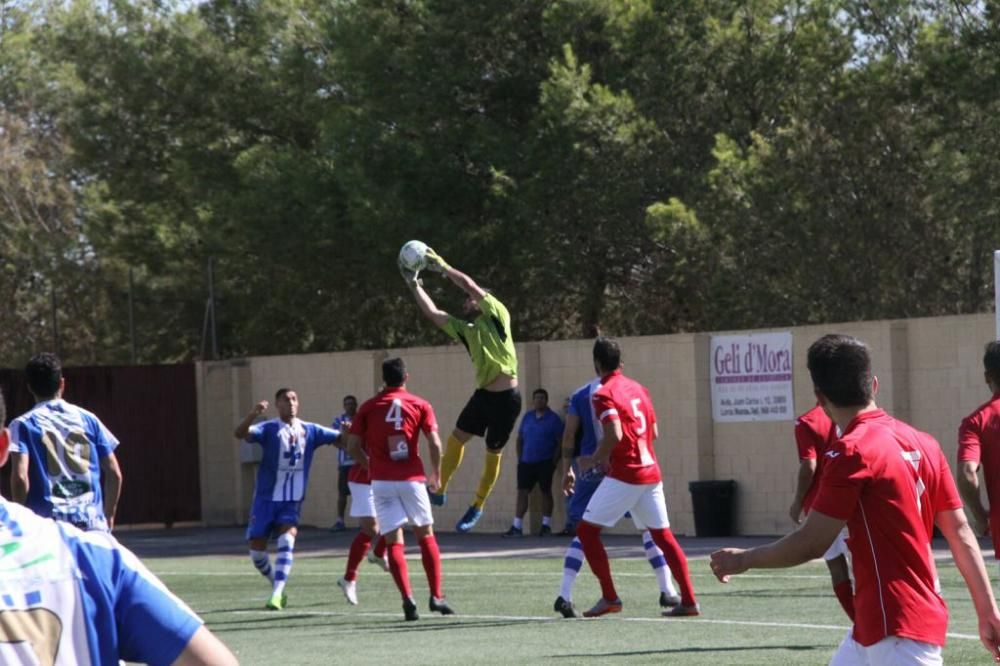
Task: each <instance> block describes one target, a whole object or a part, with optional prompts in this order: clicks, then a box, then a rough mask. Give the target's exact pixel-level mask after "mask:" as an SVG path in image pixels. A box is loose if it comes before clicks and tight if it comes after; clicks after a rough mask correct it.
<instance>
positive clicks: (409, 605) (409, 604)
mask: <svg viewBox="0 0 1000 666" xmlns="http://www.w3.org/2000/svg"><path fill="white" fill-rule="evenodd" d="M403 617H404V618H406V621H407V622H413V621H414V620H419V619H420V615H419V614H418V613H417V605H416V604H415V603H413V599H410V598H407V599H404V600H403Z"/></svg>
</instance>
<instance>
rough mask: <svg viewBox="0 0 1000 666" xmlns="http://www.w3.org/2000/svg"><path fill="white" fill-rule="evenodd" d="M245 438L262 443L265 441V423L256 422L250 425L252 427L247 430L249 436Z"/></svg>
mask: <svg viewBox="0 0 1000 666" xmlns="http://www.w3.org/2000/svg"><path fill="white" fill-rule="evenodd" d="M245 440H246V441H248V442H256V443H258V444H260V443H261V442H263V441H264V424H263V423H255V424H254V425H252V426H250V428H249V429H248V430H247V436H246V438H245Z"/></svg>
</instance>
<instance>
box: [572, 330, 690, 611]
mask: <svg viewBox="0 0 1000 666" xmlns="http://www.w3.org/2000/svg"><path fill="white" fill-rule="evenodd" d="M594 369H595V370H596V371H597V374H598V375H599V376H600V377H601V387H600V388H599V389H597V390H596V391H594V395H593V403H594V413H595V414H596V415H597V416H598V420H600V422H601V425H602V427H603V430H604V432H603V437H602V438H601V441H600V443H599V444H598V446H597V450H596V451H594V455H593V456H590V457H589V459H588V457H587V456H581V457H580V459H579V461H580V471H581V474H585V473H586V472H587V471H588V470H590V469H591V468H593V467H597V466H601V467H605V468H607V475H606V476H605V477H604V479H603V480H602V481H601V484H600V485H599V486H598V487H597V490H595V491H594V495H593V496H592V497H591V498H590V502H589V503H588V504H587V509H586V511H585V512H584V514H583V519H582V520H581V521H580V526H579V527H578V528H577V531H576V535H577V537H578V538H579V539H580V544H581V545H582V547H583V553H584V555H585V556H586V558H587V562H588V563H589V564H590V569H591V571H593V572H594V575H595V576H597V578H598V580H599V581H600V582H601V599H600V600H599V601H598V602H597V604H596V605H595V606H594V607H593V608H591V609H590V610H588V611H586V612H585V613H584V614H583V615H584V617H596V616H598V615H604V614H606V613H619V612H621V609H622V602H621V599H619V598H618V592H616V591H615V584H614V581H612V579H611V566H610V564H609V563H608V553H607V551H606V550H605V549H604V544H603V543H602V542H601V528H602V527H614V525H615V524H616V523H617V522H618V521H619V520H621V519H622V517H623V516H624V515H625V514H626V513H627V512H631V513H632V517H633V519H634V520H635V522H636V525H642V526H644V527H645V528H646V529H648V530H649V533H650V535H651V536H652V537H653V542H654V543H656V545H657V546H659V548H660V550H662V551H663V556H664V557H665V558H666V560H667V566H669V567H670V572H671V573H672V574H673V576H674V579H676V580H677V584H678V586H679V587H680V588H681V603H680V604H678V605H677V606H674V607H673V608H671V609H670V610H667V611H663V614H664V615H665V616H670V617H683V616H687V615H698V614H699V612H700V610H699V607H698V602H697V601H696V600H695V597H694V587H693V586H692V585H691V577H690V575H689V574H688V566H687V558H686V557H685V556H684V551H683V550H681V547H680V544H678V543H677V540H676V539H675V538H674V535H673V533H672V532H671V531H670V519H669V518H668V517H667V503H666V499H665V498H664V496H663V482H662V481H661V477H660V465H659V463H657V462H656V451H655V450H654V449H653V441H654V440H655V439H656V437H657V435H658V431H657V427H656V412H655V411H654V410H653V401H652V400H651V399H650V397H649V391H647V390H646V388H645V387H644V386H643V385H642V384H640V383H638V382H636V381H635V380H633V379H630V378H628V377H626V376H625V375H623V374H622V372H621V347H619V346H618V343H617V342H616V341H614V340H611V339H609V338H604V337H599V338H597V340H596V341H594Z"/></svg>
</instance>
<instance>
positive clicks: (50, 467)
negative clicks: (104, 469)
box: [10, 398, 118, 530]
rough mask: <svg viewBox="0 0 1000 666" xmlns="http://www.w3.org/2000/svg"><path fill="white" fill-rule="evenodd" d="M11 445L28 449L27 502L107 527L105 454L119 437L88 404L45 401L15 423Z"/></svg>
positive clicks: (47, 512)
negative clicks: (104, 483) (102, 468)
mask: <svg viewBox="0 0 1000 666" xmlns="http://www.w3.org/2000/svg"><path fill="white" fill-rule="evenodd" d="M10 437H11V443H10V450H11V451H12V452H13V453H20V454H26V455H27V456H28V457H29V464H28V484H29V485H28V500H27V506H28V508H30V509H31V510H32V511H34V512H35V513H37V514H38V515H40V516H45V517H52V518H55V519H56V520H62V521H65V522H69V523H73V524H74V525H79V526H85V527H86V528H87V529H103V530H107V529H108V524H107V519H106V518H105V516H104V497H103V492H102V490H101V458H104V457H106V456H108V455H110V454H111V453H112V452H114V450H115V448H116V447H117V446H118V439H117V438H116V437H115V436H114V435H112V434H111V431H110V430H108V429H107V428H106V427H104V424H103V423H101V421H100V420H99V419H98V418H97V417H96V416H94V415H93V414H91V413H90V412H88V411H87V410H85V409H83V408H81V407H77V406H76V405H73V404H70V403H68V402H66V401H65V400H62V399H59V398H57V399H55V400H49V401H47V402H40V403H38V404H37V405H35V406H34V407H33V408H32V409H31V411H29V412H27V413H25V414H23V415H21V416H19V417H18V418H16V419H14V421H13V422H12V423H11V424H10Z"/></svg>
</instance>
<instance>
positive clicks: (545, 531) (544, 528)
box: [538, 525, 552, 537]
mask: <svg viewBox="0 0 1000 666" xmlns="http://www.w3.org/2000/svg"><path fill="white" fill-rule="evenodd" d="M538 536H540V537H547V536H552V528H551V527H549V526H548V525H542V529H540V530H538Z"/></svg>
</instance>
